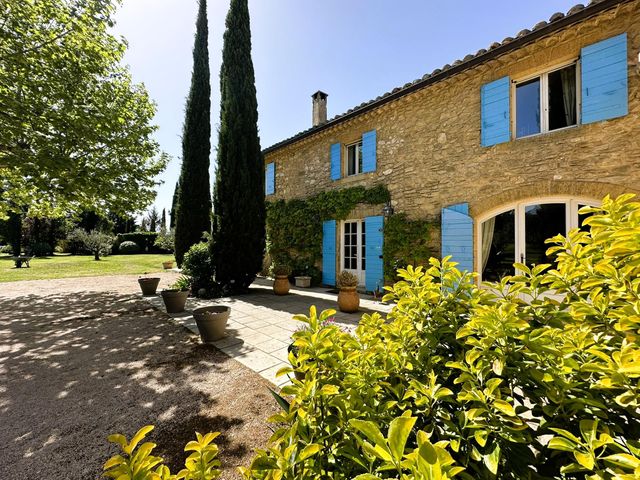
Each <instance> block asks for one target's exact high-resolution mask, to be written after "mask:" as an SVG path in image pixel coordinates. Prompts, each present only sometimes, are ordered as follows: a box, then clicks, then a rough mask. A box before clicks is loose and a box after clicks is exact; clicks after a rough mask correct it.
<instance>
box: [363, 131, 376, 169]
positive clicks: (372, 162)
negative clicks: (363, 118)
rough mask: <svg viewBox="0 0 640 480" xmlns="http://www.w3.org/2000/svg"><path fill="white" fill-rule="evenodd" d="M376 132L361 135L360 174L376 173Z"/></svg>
mask: <svg viewBox="0 0 640 480" xmlns="http://www.w3.org/2000/svg"><path fill="white" fill-rule="evenodd" d="M376 148H377V147H376V131H375V130H371V131H370V132H366V133H364V134H363V135H362V173H368V172H375V171H376V155H377V153H376Z"/></svg>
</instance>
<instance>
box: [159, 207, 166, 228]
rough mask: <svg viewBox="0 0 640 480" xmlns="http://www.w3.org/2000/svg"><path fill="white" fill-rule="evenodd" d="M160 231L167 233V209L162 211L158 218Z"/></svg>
mask: <svg viewBox="0 0 640 480" xmlns="http://www.w3.org/2000/svg"><path fill="white" fill-rule="evenodd" d="M160 231H161V232H162V233H164V232H166V231H167V209H166V208H163V209H162V216H161V217H160Z"/></svg>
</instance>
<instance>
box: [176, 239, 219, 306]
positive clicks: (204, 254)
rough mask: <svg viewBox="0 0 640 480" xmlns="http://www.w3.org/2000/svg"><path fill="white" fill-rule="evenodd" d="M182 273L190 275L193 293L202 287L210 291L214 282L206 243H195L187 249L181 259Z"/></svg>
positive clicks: (209, 253)
mask: <svg viewBox="0 0 640 480" xmlns="http://www.w3.org/2000/svg"><path fill="white" fill-rule="evenodd" d="M182 273H184V274H185V275H188V276H189V277H191V289H192V291H193V292H194V294H197V293H198V290H200V289H202V288H204V289H205V290H207V292H209V293H211V291H212V290H213V289H214V286H215V282H214V280H213V264H212V262H211V252H209V244H208V243H205V242H201V243H196V244H195V245H193V246H192V247H191V248H190V249H189V251H188V252H187V253H186V254H185V255H184V260H183V261H182Z"/></svg>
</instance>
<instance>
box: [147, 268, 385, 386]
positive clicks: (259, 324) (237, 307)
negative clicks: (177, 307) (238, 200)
mask: <svg viewBox="0 0 640 480" xmlns="http://www.w3.org/2000/svg"><path fill="white" fill-rule="evenodd" d="M360 297H361V298H360V312H357V313H343V312H339V311H337V310H338V305H337V294H335V293H331V292H329V291H328V289H327V288H295V287H292V288H291V290H290V292H289V295H283V296H277V295H274V294H273V290H272V286H271V280H269V279H265V278H258V279H256V281H255V282H254V283H253V285H252V286H251V290H250V293H248V294H245V295H238V296H236V297H231V298H219V299H214V300H203V299H198V298H189V299H188V300H187V305H186V310H185V312H182V313H177V314H169V315H170V316H171V317H172V318H173V320H174V321H175V322H176V323H178V324H179V325H182V326H184V327H185V328H187V329H189V330H190V331H191V332H193V333H194V334H196V335H199V332H198V327H197V325H196V322H195V320H194V318H193V315H192V311H193V309H195V308H197V307H204V306H208V305H226V306H229V307H231V314H230V316H229V322H228V324H227V329H226V336H225V338H223V339H222V340H219V341H217V342H214V343H213V344H214V345H215V346H216V347H217V348H218V349H220V350H222V351H223V352H225V353H226V354H227V355H229V356H230V357H232V358H234V359H235V360H237V361H239V362H240V363H242V364H243V365H245V366H247V367H249V368H250V369H252V370H254V371H255V372H258V373H259V374H260V375H261V376H262V377H263V378H265V379H267V380H269V381H270V382H271V383H273V384H274V385H276V386H278V387H282V386H284V385H285V384H287V383H289V379H287V378H285V377H279V378H276V372H277V371H278V370H279V369H281V368H282V367H285V366H287V365H288V352H287V347H288V346H289V344H290V343H291V334H292V333H293V332H295V331H296V329H297V328H300V327H301V323H300V322H297V321H295V320H293V316H294V315H297V314H308V313H309V307H311V306H312V305H315V306H316V308H317V309H318V312H321V311H322V310H326V309H330V308H332V309H335V310H336V311H337V312H336V314H335V315H334V320H335V323H336V324H338V325H340V326H342V327H347V328H353V327H355V326H357V324H358V322H359V320H360V318H361V317H362V315H363V314H364V313H373V312H379V313H381V314H383V315H384V314H386V313H388V312H389V310H391V305H386V304H383V303H381V302H379V301H377V300H374V299H373V297H370V296H367V295H361V296H360ZM144 298H145V299H146V300H147V301H149V302H150V303H151V304H152V305H153V306H154V307H156V308H158V309H159V310H164V303H163V301H162V298H160V296H159V295H157V296H152V297H144Z"/></svg>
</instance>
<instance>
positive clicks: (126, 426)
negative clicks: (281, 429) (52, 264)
mask: <svg viewBox="0 0 640 480" xmlns="http://www.w3.org/2000/svg"><path fill="white" fill-rule="evenodd" d="M161 276H162V281H161V287H162V286H165V285H167V284H169V283H171V282H172V281H173V279H174V278H175V274H173V273H163V274H161ZM136 278H137V277H136V276H114V277H95V278H78V279H60V280H44V281H28V282H14V283H0V445H1V447H0V478H2V479H60V478H64V479H83V480H84V479H92V478H100V474H101V469H102V465H103V463H104V462H105V461H106V460H107V458H108V457H109V456H110V455H112V454H114V453H116V448H115V447H113V446H111V445H110V444H108V442H107V440H106V437H107V435H109V434H111V433H115V432H118V433H124V434H125V435H126V436H127V437H131V435H132V434H133V433H135V431H136V430H137V429H138V428H139V427H141V426H143V425H146V424H155V425H156V430H154V431H153V432H152V433H151V436H150V439H151V440H152V441H154V442H155V443H157V444H158V445H159V447H158V448H157V449H156V451H155V452H154V453H156V454H160V455H162V456H164V457H165V458H166V459H167V460H168V461H169V463H170V464H171V465H172V470H175V471H177V467H178V466H179V465H181V464H182V461H183V458H184V454H183V452H182V449H183V447H184V445H185V444H186V442H187V441H188V440H190V439H191V438H192V437H193V436H194V431H196V430H197V431H200V432H201V433H204V432H207V431H220V432H222V435H221V436H220V437H219V438H218V440H219V441H218V445H219V446H220V447H221V460H222V462H223V466H224V470H225V471H224V474H223V477H222V478H224V479H232V478H240V476H239V475H238V474H237V473H236V471H235V467H236V466H238V465H247V464H248V463H249V461H250V459H251V458H252V456H253V450H254V449H255V448H260V447H263V446H264V444H265V443H266V441H267V439H268V438H269V436H270V435H271V431H270V429H269V426H268V424H267V423H266V418H267V417H268V416H270V415H271V414H273V413H275V412H276V411H277V405H276V404H275V401H273V399H272V398H271V395H270V394H269V392H268V390H267V387H268V386H269V384H268V383H267V382H266V381H265V380H264V379H262V378H261V377H260V376H259V375H258V374H256V373H254V372H253V371H251V370H249V369H248V368H246V367H244V366H243V365H242V364H240V363H238V362H236V361H235V360H232V359H231V358H229V357H228V356H226V355H225V354H224V353H222V352H220V351H218V350H216V349H215V348H213V347H210V346H204V345H201V344H200V343H199V341H198V339H197V337H195V336H194V335H192V334H190V333H189V332H187V331H186V330H185V329H183V328H182V327H178V326H176V325H175V324H173V323H171V321H170V319H169V318H168V317H167V315H166V314H164V313H162V312H159V311H157V310H155V309H153V308H152V307H151V306H150V305H149V304H148V303H147V302H145V301H143V300H142V299H141V298H140V297H139V296H138V295H137V291H138V285H137V282H136Z"/></svg>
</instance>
